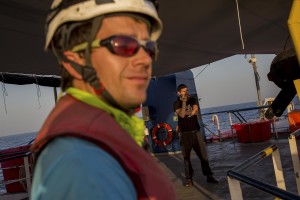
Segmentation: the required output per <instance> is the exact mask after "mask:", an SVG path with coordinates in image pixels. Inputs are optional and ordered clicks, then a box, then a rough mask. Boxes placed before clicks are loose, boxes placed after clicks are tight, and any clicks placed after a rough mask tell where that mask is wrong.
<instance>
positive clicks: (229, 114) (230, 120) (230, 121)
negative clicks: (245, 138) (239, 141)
mask: <svg viewBox="0 0 300 200" xmlns="http://www.w3.org/2000/svg"><path fill="white" fill-rule="evenodd" d="M228 117H229V123H230V129H231V136H232V142H233V143H234V136H233V128H232V118H231V113H230V112H228Z"/></svg>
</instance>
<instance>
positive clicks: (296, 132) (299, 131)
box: [290, 129, 300, 138]
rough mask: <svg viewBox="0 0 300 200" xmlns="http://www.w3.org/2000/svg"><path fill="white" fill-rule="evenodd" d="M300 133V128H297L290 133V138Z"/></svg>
mask: <svg viewBox="0 0 300 200" xmlns="http://www.w3.org/2000/svg"><path fill="white" fill-rule="evenodd" d="M299 135H300V129H297V130H296V131H294V132H293V133H291V134H290V138H291V137H292V136H294V137H298V136H299Z"/></svg>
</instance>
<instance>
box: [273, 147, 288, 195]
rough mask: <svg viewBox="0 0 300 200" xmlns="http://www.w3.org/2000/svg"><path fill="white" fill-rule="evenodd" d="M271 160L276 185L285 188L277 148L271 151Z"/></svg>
mask: <svg viewBox="0 0 300 200" xmlns="http://www.w3.org/2000/svg"><path fill="white" fill-rule="evenodd" d="M272 160H273V165H274V172H275V177H276V182H277V186H278V188H281V189H283V190H286V188H285V182H284V176H283V170H282V164H281V159H280V153H279V150H278V149H276V150H275V151H273V153H272Z"/></svg>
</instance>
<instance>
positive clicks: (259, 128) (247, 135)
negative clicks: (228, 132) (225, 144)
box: [232, 120, 272, 143]
mask: <svg viewBox="0 0 300 200" xmlns="http://www.w3.org/2000/svg"><path fill="white" fill-rule="evenodd" d="M232 128H233V129H235V131H236V134H237V139H238V142H240V143H248V142H264V141H267V140H269V139H270V138H271V137H272V132H271V121H265V120H262V121H257V122H251V123H244V124H233V125H232Z"/></svg>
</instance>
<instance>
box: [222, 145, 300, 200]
mask: <svg viewBox="0 0 300 200" xmlns="http://www.w3.org/2000/svg"><path fill="white" fill-rule="evenodd" d="M270 155H272V160H273V166H274V171H275V177H276V182H277V187H276V186H273V185H270V184H267V183H264V182H262V181H259V180H256V179H254V178H251V177H248V176H246V175H243V174H242V173H241V172H242V171H243V170H245V169H246V168H248V167H250V166H252V165H254V164H255V163H257V162H260V161H261V160H263V159H264V158H266V157H268V156H270ZM227 180H228V185H229V190H230V195H231V199H233V200H237V199H238V200H240V199H243V195H242V190H241V186H240V182H243V183H246V184H248V185H251V186H253V187H255V188H257V189H260V190H262V191H264V192H267V193H269V194H272V195H274V196H276V197H278V198H281V199H287V200H300V196H298V195H296V194H294V193H291V192H287V191H286V187H285V182H284V176H283V171H282V164H281V159H280V154H279V151H278V147H277V146H276V145H274V144H273V145H271V146H269V147H268V148H266V149H264V150H263V151H261V152H259V153H258V154H256V155H254V156H252V157H251V158H249V159H248V160H246V161H244V162H243V163H242V164H240V165H238V166H236V167H234V168H232V169H231V170H229V171H228V172H227Z"/></svg>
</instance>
